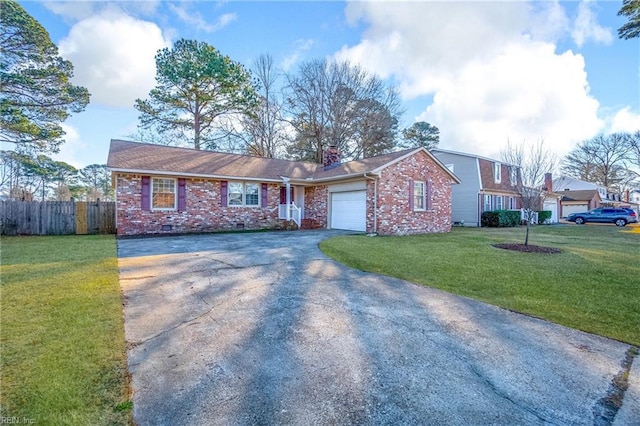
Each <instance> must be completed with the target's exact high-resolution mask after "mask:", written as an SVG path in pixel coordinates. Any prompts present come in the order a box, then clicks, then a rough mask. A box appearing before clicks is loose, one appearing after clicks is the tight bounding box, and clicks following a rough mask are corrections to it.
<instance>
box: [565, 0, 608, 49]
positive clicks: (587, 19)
mask: <svg viewBox="0 0 640 426" xmlns="http://www.w3.org/2000/svg"><path fill="white" fill-rule="evenodd" d="M571 37H572V38H573V41H574V42H575V43H576V45H578V47H582V46H583V45H584V44H585V43H586V42H587V41H589V40H593V41H594V42H596V43H602V44H611V42H612V41H613V35H612V34H611V29H610V28H604V27H602V26H600V24H598V19H597V17H596V15H595V14H594V13H593V11H592V10H591V6H590V2H588V1H583V2H581V3H580V5H579V6H578V16H577V17H576V21H575V23H574V27H573V31H571Z"/></svg>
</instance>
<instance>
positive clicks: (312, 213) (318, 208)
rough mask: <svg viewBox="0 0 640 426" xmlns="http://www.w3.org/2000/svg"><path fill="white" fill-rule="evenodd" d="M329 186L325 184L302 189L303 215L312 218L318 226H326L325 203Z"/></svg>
mask: <svg viewBox="0 0 640 426" xmlns="http://www.w3.org/2000/svg"><path fill="white" fill-rule="evenodd" d="M328 202H329V187H328V186H327V185H318V186H309V187H306V188H305V189H304V217H305V218H306V219H310V220H313V221H314V222H315V223H316V225H317V226H318V227H321V228H326V227H327V217H328V216H329V215H328V211H327V208H328V206H327V204H328Z"/></svg>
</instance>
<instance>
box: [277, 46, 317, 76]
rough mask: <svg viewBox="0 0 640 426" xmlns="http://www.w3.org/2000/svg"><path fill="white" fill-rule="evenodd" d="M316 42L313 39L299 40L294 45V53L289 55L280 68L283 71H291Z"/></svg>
mask: <svg viewBox="0 0 640 426" xmlns="http://www.w3.org/2000/svg"><path fill="white" fill-rule="evenodd" d="M314 44H315V41H314V40H312V39H298V40H296V41H295V42H294V44H293V52H291V53H290V54H289V55H287V56H286V57H285V58H284V59H283V60H282V64H281V65H280V67H281V68H282V70H283V71H285V72H286V71H289V70H290V69H291V68H292V67H293V66H294V65H295V64H297V63H298V61H300V58H301V57H302V56H303V55H304V53H305V52H307V51H309V50H310V49H311V48H312V47H313V45H314Z"/></svg>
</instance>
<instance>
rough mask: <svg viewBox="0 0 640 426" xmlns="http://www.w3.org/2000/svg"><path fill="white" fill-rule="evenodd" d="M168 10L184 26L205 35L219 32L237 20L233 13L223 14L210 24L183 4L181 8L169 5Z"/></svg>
mask: <svg viewBox="0 0 640 426" xmlns="http://www.w3.org/2000/svg"><path fill="white" fill-rule="evenodd" d="M216 8H218V7H216ZM169 9H171V11H172V12H173V13H175V14H176V16H177V17H178V18H179V19H180V20H181V21H182V22H184V23H185V24H188V25H190V26H193V27H194V28H196V29H197V30H201V31H204V32H207V33H212V32H215V31H219V30H221V29H222V28H224V27H226V26H227V25H229V24H230V23H231V22H233V21H235V20H236V19H238V16H237V15H236V14H235V13H225V14H223V15H220V16H219V17H218V19H217V20H216V21H215V22H214V23H212V24H211V23H209V21H208V20H207V19H205V18H204V17H203V16H202V15H201V14H200V13H198V12H194V11H191V10H189V9H188V6H187V5H186V4H184V3H183V4H182V5H181V6H178V5H176V4H170V5H169Z"/></svg>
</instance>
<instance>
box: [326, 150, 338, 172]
mask: <svg viewBox="0 0 640 426" xmlns="http://www.w3.org/2000/svg"><path fill="white" fill-rule="evenodd" d="M341 161H342V154H341V153H340V150H339V149H338V147H337V146H335V145H331V146H330V147H329V148H327V150H326V151H325V152H324V169H325V170H331V169H333V168H334V167H338V166H339V165H340V162H341Z"/></svg>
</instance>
